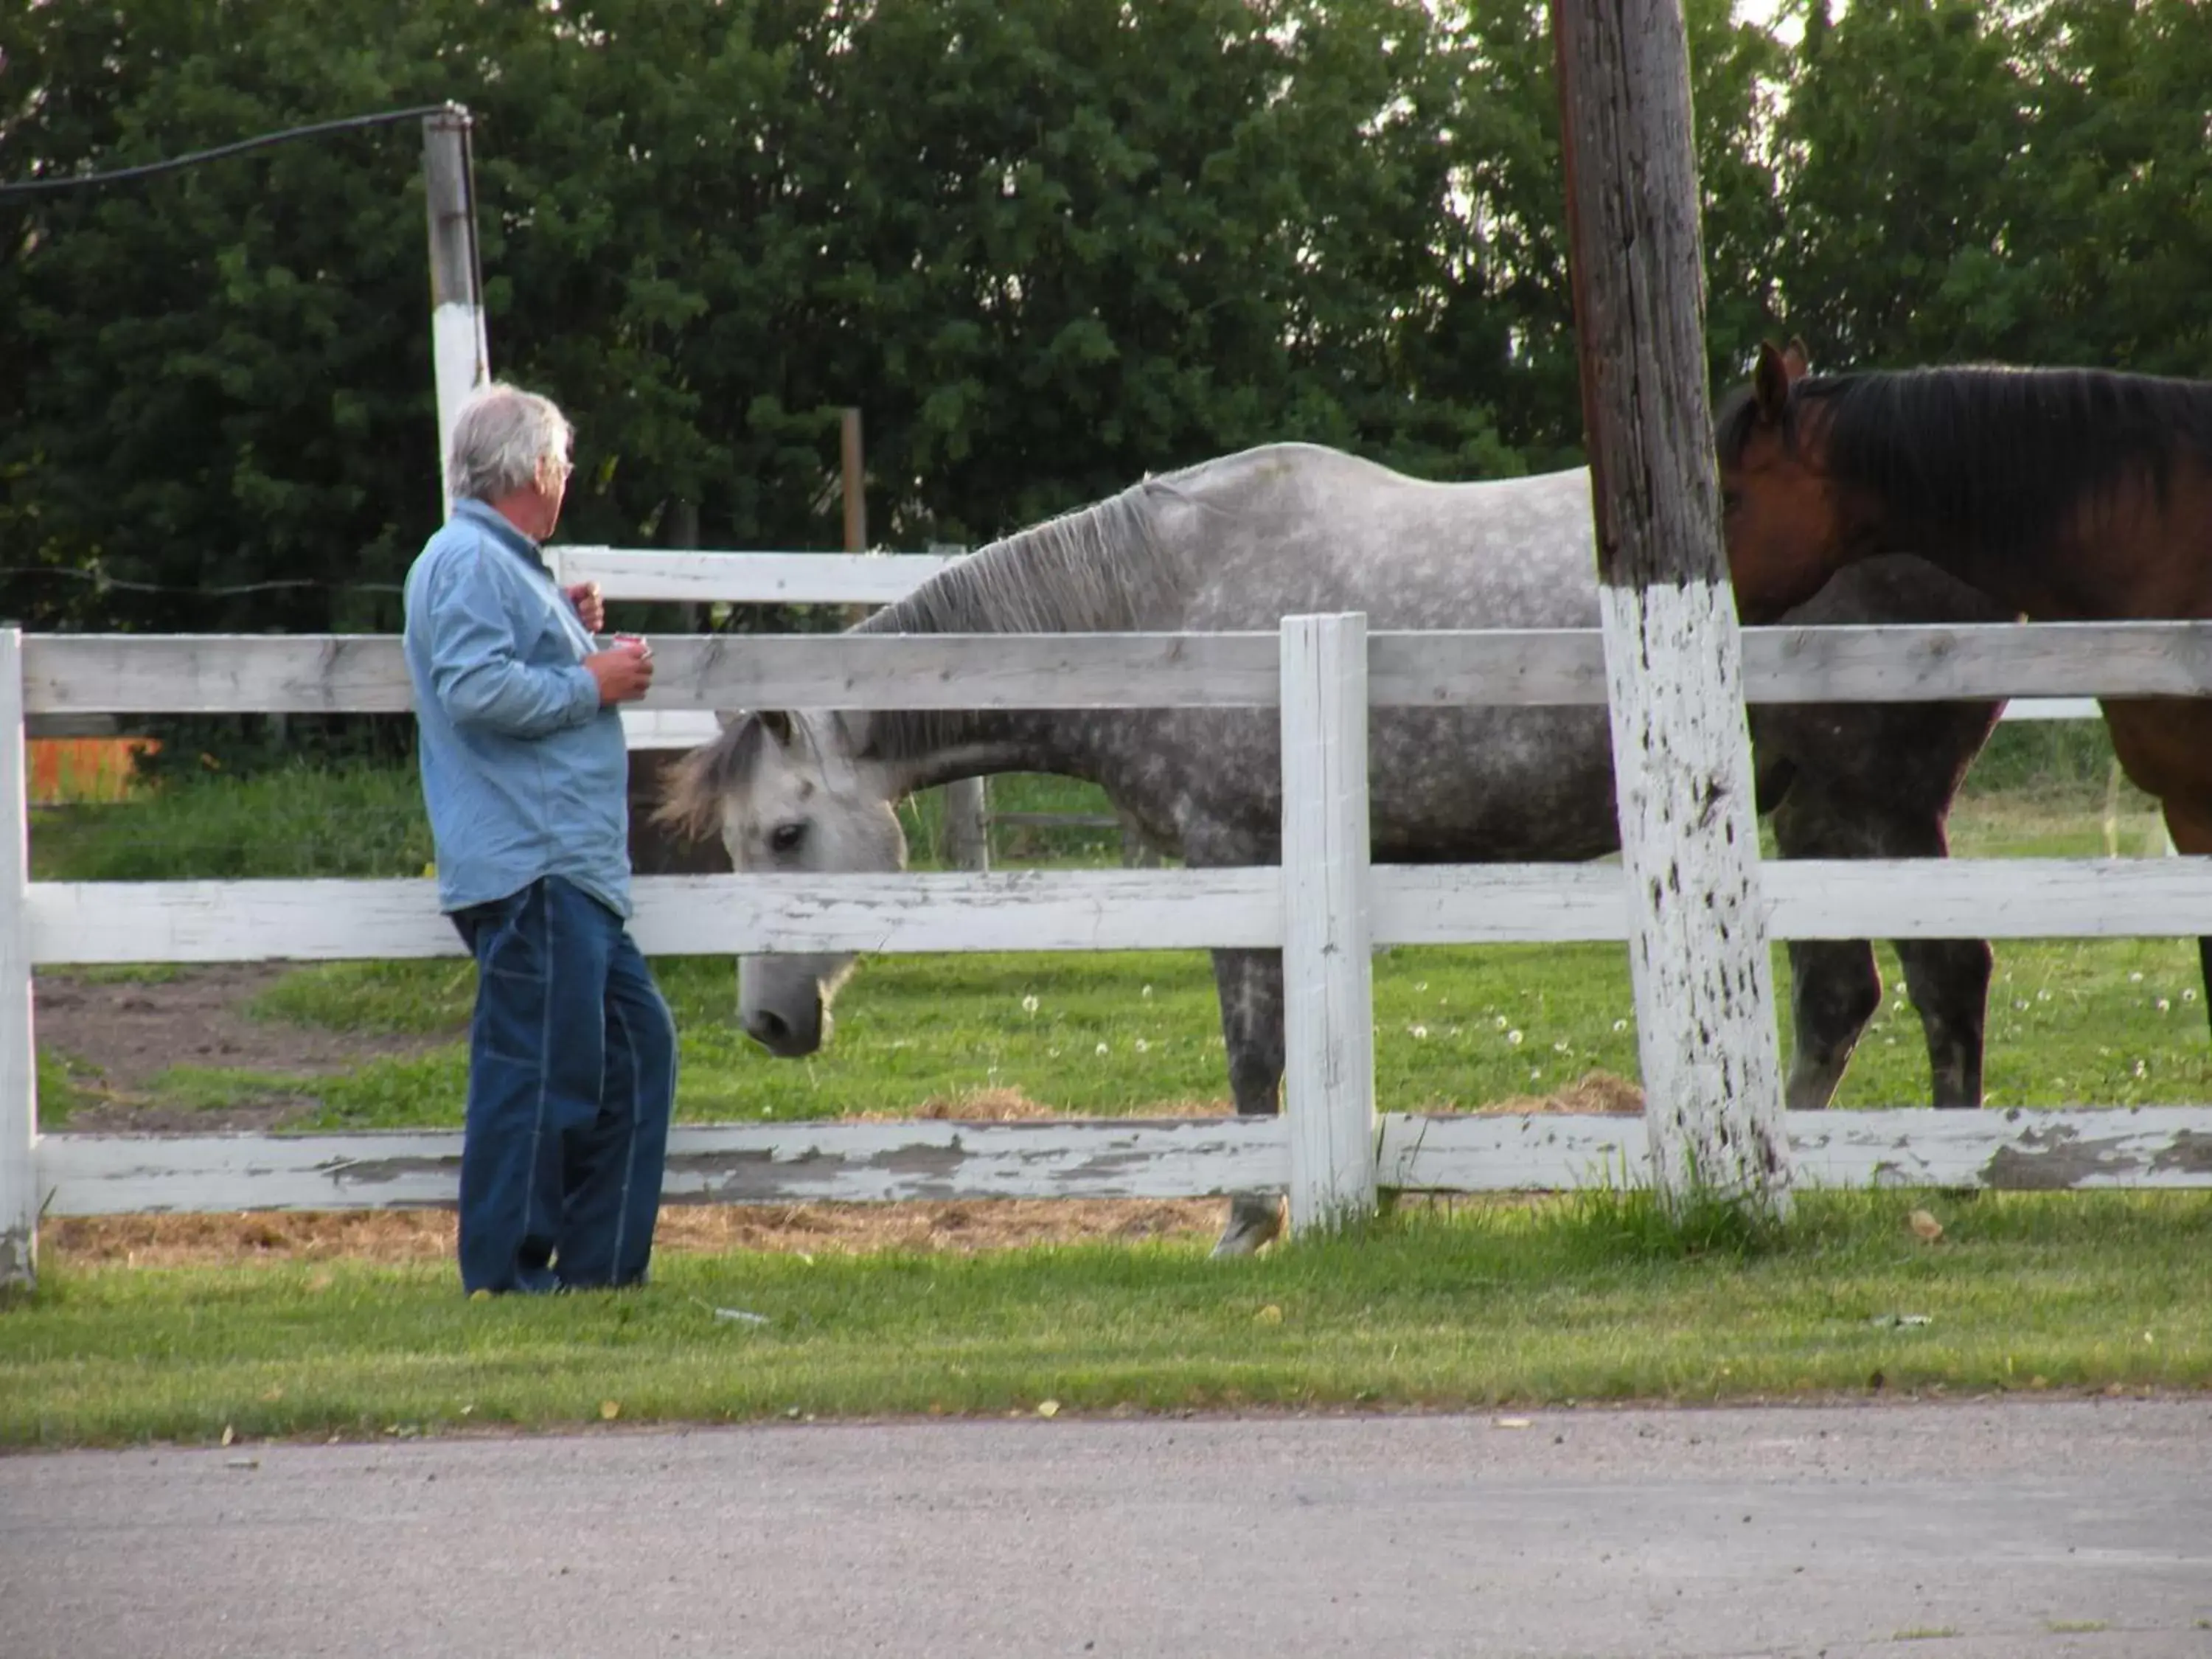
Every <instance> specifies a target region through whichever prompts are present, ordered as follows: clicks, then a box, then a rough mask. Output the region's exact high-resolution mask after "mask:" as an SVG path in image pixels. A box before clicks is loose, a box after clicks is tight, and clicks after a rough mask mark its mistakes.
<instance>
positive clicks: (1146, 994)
mask: <svg viewBox="0 0 2212 1659" xmlns="http://www.w3.org/2000/svg"><path fill="white" fill-rule="evenodd" d="M1137 994H1138V995H1139V996H1140V997H1142V998H1144V1000H1146V1001H1147V1002H1150V1001H1151V1000H1152V987H1151V986H1149V985H1147V986H1146V987H1145V988H1144V989H1143V990H1141V991H1139V992H1138V993H1137Z"/></svg>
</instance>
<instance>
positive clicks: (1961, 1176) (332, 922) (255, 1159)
mask: <svg viewBox="0 0 2212 1659" xmlns="http://www.w3.org/2000/svg"><path fill="white" fill-rule="evenodd" d="M601 580H602V582H603V585H604V586H610V587H611V584H607V583H606V582H605V578H602V579H601ZM654 644H655V650H656V657H657V664H658V669H659V672H658V674H657V676H656V679H655V683H654V690H653V696H652V698H651V699H650V700H649V701H648V703H647V708H648V709H652V710H687V711H694V712H696V711H704V710H711V709H713V708H732V707H748V706H750V707H778V708H1109V707H1171V706H1213V707H1223V706H1233V707H1247V708H1259V707H1277V708H1279V709H1280V710H1281V717H1282V720H1283V735H1284V752H1285V763H1286V765H1287V766H1288V767H1290V768H1291V769H1292V770H1291V774H1290V775H1289V778H1288V781H1289V782H1290V784H1291V786H1292V787H1291V790H1290V793H1291V800H1292V802H1293V803H1294V807H1293V811H1292V812H1291V815H1290V817H1291V821H1290V822H1288V823H1286V824H1285V830H1286V835H1285V860H1286V862H1285V865H1284V866H1283V867H1282V868H1280V869H1279V870H1278V869H1275V868H1264V869H1243V870H1225V871H1163V872H1126V871H1090V872H1012V873H1005V874H996V875H902V876H896V877H862V876H855V877H846V878H835V879H806V880H794V879H792V878H777V877H768V876H726V877H667V878H645V879H641V880H640V882H639V883H638V884H637V886H638V891H637V898H638V914H637V920H636V923H635V932H636V934H637V937H638V939H639V941H640V943H641V945H642V946H643V947H644V948H645V949H646V950H647V951H648V952H649V953H653V954H694V953H699V954H739V953H750V952H759V951H1069V950H1135V949H1145V950H1156V949H1174V948H1200V947H1205V946H1214V945H1237V946H1246V947H1267V948H1273V947H1277V946H1280V947H1283V948H1284V949H1285V970H1286V974H1287V976H1288V979H1289V983H1290V987H1291V995H1290V1000H1289V1001H1290V1010H1289V1018H1290V1021H1291V1032H1290V1052H1291V1055H1292V1056H1293V1061H1292V1069H1291V1075H1290V1078H1289V1080H1288V1083H1287V1086H1286V1094H1287V1110H1286V1114H1285V1118H1284V1119H1280V1120H1257V1121H1219V1120H1200V1121H1168V1122H1140V1121H1126V1120H1115V1121H1107V1122H1101V1123H1057V1124H1038V1123H1007V1124H982V1123H967V1122H963V1123H945V1122H915V1123H910V1124H843V1123H813V1124H801V1125H775V1126H769V1125H744V1126H727V1127H679V1128H678V1131H677V1132H676V1134H675V1136H674V1138H673V1139H672V1142H671V1155H670V1169H669V1180H668V1192H669V1195H670V1197H671V1199H675V1200H714V1201H722V1200H732V1201H735V1200H771V1199H773V1200H783V1201H789V1200H797V1199H805V1198H821V1199H914V1198H937V1197H955V1196H958V1197H978V1196H1000V1195H1004V1196H1014V1195H1026V1196H1053V1195H1060V1196H1067V1197H1085V1198H1102V1197H1132V1196H1173V1195H1186V1196H1200V1195H1207V1194H1220V1193H1225V1192H1229V1191H1234V1190H1238V1189H1243V1188H1254V1187H1267V1186H1277V1185H1279V1186H1284V1187H1286V1188H1289V1189H1290V1190H1291V1193H1292V1194H1293V1204H1294V1208H1295V1212H1296V1213H1297V1217H1298V1218H1299V1219H1300V1220H1301V1222H1304V1223H1311V1222H1314V1221H1316V1220H1319V1219H1322V1218H1326V1217H1328V1216H1331V1215H1334V1214H1338V1213H1341V1212H1345V1211H1346V1210H1351V1209H1357V1208H1358V1207H1359V1206H1362V1205H1364V1204H1366V1203H1368V1202H1370V1201H1371V1197H1372V1194H1373V1191H1374V1188H1376V1186H1377V1185H1380V1186H1383V1187H1387V1188H1412V1189H1426V1190H1449V1191H1473V1190H1486V1189H1509V1190H1510V1189H1521V1188H1560V1187H1565V1186H1570V1185H1573V1184H1576V1183H1577V1182H1584V1181H1588V1180H1591V1179H1604V1178H1607V1177H1608V1176H1609V1177H1611V1178H1615V1179H1617V1178H1619V1177H1620V1176H1621V1175H1622V1173H1623V1172H1627V1173H1629V1174H1631V1175H1633V1174H1634V1173H1635V1172H1637V1171H1638V1170H1639V1169H1640V1168H1641V1167H1642V1161H1643V1158H1644V1135H1643V1128H1642V1125H1641V1123H1640V1122H1638V1121H1635V1120H1630V1119H1620V1118H1571V1117H1560V1116H1534V1117H1512V1116H1504V1117H1480V1118H1459V1117H1422V1116H1413V1115H1398V1114H1386V1115H1383V1116H1381V1117H1380V1118H1379V1119H1378V1118H1377V1116H1376V1113H1375V1109H1374V1102H1373V1093H1372V1088H1373V1085H1372V1071H1371V1066H1370V1063H1369V1060H1368V1058H1367V1048H1368V1044H1369V1043H1370V1041H1371V1014H1370V1012H1368V1002H1367V983H1366V975H1367V947H1369V946H1382V945H1415V944H1420V945H1427V944H1445V943H1502V942H1533V941H1566V940H1585V939H1620V938H1622V937H1623V935H1624V929H1625V924H1626V914H1627V913H1626V903H1625V900H1624V898H1623V896H1622V892H1621V889H1620V882H1621V874H1620V871H1619V870H1618V869H1617V868H1613V867H1609V866H1423V867H1396V866H1376V867H1372V868H1370V867H1368V866H1367V863H1366V859H1365V851H1366V848H1365V837H1364V823H1365V819H1366V799H1365V776H1364V767H1362V766H1360V765H1359V764H1358V763H1357V761H1356V746H1357V745H1359V744H1364V709H1365V708H1366V707H1369V706H1376V707H1380V706H1401V707H1403V706H1430V707H1434V706H1441V705H1449V704H1456V703H1474V702H1493V703H1514V704H1541V703H1594V702H1600V701H1601V700H1602V698H1603V696H1604V671H1603V665H1602V660H1601V651H1600V645H1599V640H1598V635H1596V633H1595V631H1589V632H1581V631H1558V632H1522V633H1515V632H1493V633H1459V634H1450V633H1445V634H1377V635H1372V636H1367V635H1365V631H1364V621H1363V620H1362V619H1359V618H1357V617H1321V618H1316V617H1304V618H1291V619H1289V620H1287V621H1286V622H1285V624H1284V629H1283V633H1282V635H1281V636H1280V637H1278V636H1276V635H1264V634H1231V635H1034V636H1031V635H1024V636H1002V635H994V636H987V637H981V638H964V637H895V636H880V637H866V638H863V637H853V636H828V637H816V636H808V637H801V638H790V637H775V636H753V637H720V638H698V637H690V636H680V637H668V638H663V639H659V640H657V641H655V642H654ZM1362 679H1364V682H1365V691H1364V699H1363V698H1362V697H1361V696H1360V695H1359V694H1358V685H1359V683H1360V681H1361V680H1362ZM1745 682H1746V686H1747V696H1749V697H1750V698H1751V699H1752V700H1753V701H1760V700H1765V701H1778V700H1791V701H1822V702H1829V701H1912V700H1929V699H1938V698H1946V697H1960V696H2008V695H2013V694H2015V693H2023V692H2030V691H2039V692H2044V693H2059V694H2063V695H2072V696H2087V695H2095V694H2112V695H2132V696H2203V695H2205V694H2206V693H2207V692H2208V690H2212V626H2199V625H2195V624H2181V623H2154V624H2142V623H2138V624H2077V625H2069V626H2059V627H2047V626H2046V627H2033V628H2027V627H2021V628H1973V629H1947V628H1881V629H1808V630H1799V629H1753V630H1749V631H1747V634H1746V636H1745ZM407 706H408V687H407V680H406V676H405V672H404V666H403V665H402V663H401V660H400V657H399V653H398V644H397V641H393V640H392V639H390V638H386V637H319V638H269V637H264V636H253V637H241V638H210V637H167V638H164V637H117V636H89V635H86V636H62V635H52V636H42V635H33V636H28V637H25V636H22V635H19V634H17V633H15V631H14V630H0V787H4V788H5V789H6V790H7V791H8V793H6V794H5V795H0V836H4V837H6V838H7V841H8V842H9V844H8V845H7V846H6V847H5V848H3V849H0V1252H5V1251H6V1250H9V1249H13V1250H14V1251H15V1252H16V1254H17V1257H19V1258H20V1259H19V1260H12V1259H11V1260H0V1277H6V1276H9V1273H13V1272H27V1247H28V1245H29V1243H30V1240H31V1238H32V1237H33V1233H32V1227H33V1221H34V1218H35V1217H36V1216H38V1215H39V1214H40V1213H46V1214H54V1215H78V1214H92V1213H112V1212H133V1211H157V1210H178V1211H211V1210H231V1209H245V1208H284V1207H298V1208H348V1207H384V1206H394V1205H419V1204H433V1203H449V1202H451V1201H452V1199H453V1194H454V1191H455V1179H456V1170H457V1165H458V1156H459V1135H458V1133H456V1132H446V1133H391V1134H354V1135H343V1136H297V1137H290V1136H280V1137H270V1136H251V1135H241V1136H208V1137H196V1138H166V1137H165V1138H150V1137H131V1136H96V1135H84V1134H69V1133H60V1134H51V1135H43V1136H42V1135H40V1133H39V1132H38V1129H37V1124H36V1115H35V1102H34V1093H33V1077H34V1070H33V1064H32V1058H33V1057H32V1053H31V1030H30V975H31V970H32V969H33V966H36V965H46V964H53V965H61V964H67V963H113V962H216V961H241V960H266V959H288V960H312V959H332V958H343V957H422V956H446V955H454V954H458V953H459V945H458V942H457V940H456V939H455V938H454V935H453V932H452V930H451V928H450V927H448V926H447V925H446V923H445V922H444V921H442V919H441V918H440V916H439V915H438V914H437V911H436V902H435V890H434V887H433V884H431V883H429V882H427V881H362V882H286V881H242V882H158V883H134V884H105V883H103V884H70V883H37V884H33V883H30V882H29V881H28V880H27V878H26V877H25V874H24V872H25V869H26V863H25V860H26V848H27V830H26V824H27V818H26V811H25V805H24V799H23V793H22V777H23V767H22V748H21V743H22V738H21V732H22V724H23V720H24V718H25V717H26V715H27V714H70V713H88V712H100V711H137V712H171V713H187V712H196V713H213V712H236V711H264V712H265V711H280V710H281V711H288V712H319V713H335V712H343V711H359V710H387V711H388V710H398V709H404V708H406V707H407ZM1355 826H1357V827H1358V829H1357V832H1356V830H1355ZM1763 887H1764V902H1765V906H1766V908H1767V911H1768V915H1769V921H1770V926H1771V932H1772V933H1773V934H1774V936H1776V937H1778V938H1784V939H1791V938H1794V939H1857V938H1865V937H1869V936H1873V937H1876V938H1955V937H1960V936H1974V935H1980V936H1986V937H1993V938H2000V939H2003V938H2029V937H2059V938H2066V937H2075V938H2087V937H2110V936H2129V935H2158V936H2166V937H2192V936H2197V935H2200V934H2207V933H2212V868H2208V861H2207V860H2200V859H2170V860H2154V861H2141V862H2136V861H2111V860H2002V861H1997V862H1974V861H1966V860H1951V861H1895V862H1887V861H1875V860H1863V861H1851V862H1841V863H1827V862H1812V861H1790V862H1783V863H1773V864H1769V865H1768V866H1765V871H1764V872H1763ZM1789 1128H1790V1135H1791V1139H1792V1141H1793V1144H1794V1146H1795V1148H1796V1157H1797V1161H1798V1162H1797V1167H1798V1174H1799V1178H1800V1179H1801V1180H1803V1181H1808V1182H1814V1183H1825V1184H1837V1183H1841V1184H1863V1183H1866V1182H1898V1183H1905V1184H1920V1183H1936V1184H1942V1185H1954V1186H1972V1185H1990V1186H2003V1187H2022V1186H2027V1187H2090V1186H2162V1187H2180V1186H2203V1185H2212V1109H2206V1108H2202V1107H2172V1108H2143V1109H2125V1110H2118V1109H2115V1110H2097V1109H2068V1110H2048V1111H2045V1110H2036V1111H2026V1110H2009V1111H1987V1112H1978V1113H1945V1114H1938V1113H1935V1112H1931V1111H1928V1110H1924V1109H1913V1110H1897V1111H1888V1112H1881V1113H1841V1112H1832V1113H1823V1114H1793V1115H1791V1116H1790V1121H1789ZM1368 1148H1371V1149H1373V1150H1372V1152H1371V1153H1368V1154H1366V1155H1362V1149H1368Z"/></svg>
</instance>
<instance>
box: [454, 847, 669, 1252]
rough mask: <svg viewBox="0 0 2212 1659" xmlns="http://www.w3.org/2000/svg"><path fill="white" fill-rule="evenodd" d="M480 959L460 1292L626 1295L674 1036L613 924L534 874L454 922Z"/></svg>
mask: <svg viewBox="0 0 2212 1659" xmlns="http://www.w3.org/2000/svg"><path fill="white" fill-rule="evenodd" d="M453 925H454V926H455V927H458V928H459V930H460V934H461V938H462V939H463V940H464V941H465V943H466V944H467V945H468V946H469V948H470V950H471V951H473V952H475V954H476V959H477V1006H476V1015H475V1018H473V1019H472V1020H471V1023H470V1026H469V1103H468V1121H467V1127H466V1128H465V1131H464V1133H463V1135H462V1139H461V1218H460V1219H461V1227H460V1232H461V1242H460V1255H461V1285H462V1288H463V1289H465V1290H467V1291H550V1290H556V1289H578V1290H580V1289H585V1288H590V1287H598V1286H605V1285H635V1284H637V1283H638V1282H640V1281H641V1280H642V1279H644V1278H645V1271H646V1266H647V1262H648V1261H650V1260H651V1258H652V1255H653V1223H654V1221H655V1220H656V1219H657V1218H659V1211H660V1181H661V1171H662V1165H663V1163H664V1161H665V1157H666V1153H667V1150H668V1120H669V1117H670V1115H671V1112H672V1111H673V1110H674V1109H675V1104H676V1022H675V1021H674V1020H673V1019H672V1018H670V1015H669V1012H668V1005H667V1004H666V1003H665V1002H664V1001H662V1000H661V998H660V993H659V989H658V988H656V987H655V986H654V985H653V971H652V969H649V968H647V966H646V962H645V958H644V957H642V956H641V955H640V954H639V952H638V948H637V946H636V945H635V944H633V943H632V942H631V940H630V937H629V932H628V931H627V930H626V929H625V928H624V927H623V920H622V918H621V917H620V916H618V915H616V914H615V913H614V912H613V911H612V910H610V909H609V908H607V907H606V906H605V905H604V904H602V903H600V902H599V901H598V900H597V899H595V898H593V897H592V896H590V895H589V894H587V893H586V892H585V891H584V890H583V889H581V888H580V887H578V886H576V885H574V884H573V883H571V882H568V881H566V880H564V879H562V878H561V877H559V876H546V877H544V878H541V879H539V880H538V881H534V882H532V883H531V884H530V885H529V886H527V887H526V888H524V889H523V890H521V891H520V892H518V893H510V894H508V895H507V896H506V897H505V898H503V899H499V900H496V901H495V902H492V903H489V904H479V905H475V906H472V907H471V908H468V909H466V910H462V911H459V912H456V913H455V915H454V916H453Z"/></svg>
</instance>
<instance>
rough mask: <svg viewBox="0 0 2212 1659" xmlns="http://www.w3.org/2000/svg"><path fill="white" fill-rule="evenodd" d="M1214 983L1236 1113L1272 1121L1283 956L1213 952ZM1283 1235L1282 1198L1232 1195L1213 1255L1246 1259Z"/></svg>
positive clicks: (1279, 1077) (1276, 1106)
mask: <svg viewBox="0 0 2212 1659" xmlns="http://www.w3.org/2000/svg"><path fill="white" fill-rule="evenodd" d="M1213 983H1214V987H1215V989H1216V990H1217V991H1218V993H1219V994H1220V997H1221V1040H1222V1044H1223V1046H1224V1047H1225V1048H1227V1049H1228V1051H1229V1091H1230V1093H1231V1096H1232V1097H1234V1098H1235V1099H1236V1102H1237V1115H1239V1116H1240V1117H1273V1115H1275V1114H1276V1113H1277V1112H1278V1111H1279V1110H1280V1109H1281V1091H1282V1086H1283V953H1282V952H1281V951H1215V952H1214V953H1213ZM1282 1231H1283V1194H1280V1193H1234V1194H1231V1195H1230V1200H1229V1225H1227V1226H1226V1227H1225V1228H1224V1229H1223V1230H1222V1233H1221V1237H1220V1239H1219V1240H1218V1242H1217V1243H1215V1244H1214V1247H1213V1254H1214V1255H1218V1256H1230V1255H1251V1254H1252V1253H1253V1252H1254V1251H1255V1250H1257V1249H1260V1247H1261V1245H1263V1244H1266V1243H1269V1242H1270V1241H1271V1240H1273V1239H1274V1238H1275V1237H1278V1236H1279V1234H1280V1233H1281V1232H1282Z"/></svg>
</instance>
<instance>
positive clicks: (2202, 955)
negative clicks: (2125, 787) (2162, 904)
mask: <svg viewBox="0 0 2212 1659" xmlns="http://www.w3.org/2000/svg"><path fill="white" fill-rule="evenodd" d="M2160 807H2161V808H2162V809H2163V810H2164V811H2165V813H2166V834H2167V835H2169V836H2172V837H2173V850H2174V851H2175V852H2177V853H2186V854H2192V855H2201V854H2207V853H2212V800H2201V799H2196V798H2194V797H2191V796H2185V795H2180V794H2169V795H2167V796H2166V799H2164V800H2163V801H2161V802H2160ZM2197 967H2198V969H2199V970H2200V971H2201V972H2202V973H2203V976H2204V1013H2205V1017H2206V1018H2208V1019H2212V939H2198V940H2197Z"/></svg>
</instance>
